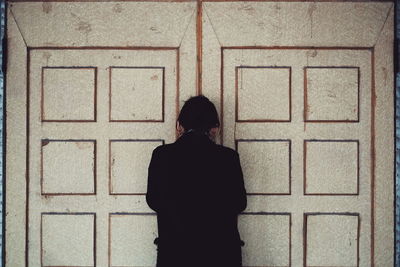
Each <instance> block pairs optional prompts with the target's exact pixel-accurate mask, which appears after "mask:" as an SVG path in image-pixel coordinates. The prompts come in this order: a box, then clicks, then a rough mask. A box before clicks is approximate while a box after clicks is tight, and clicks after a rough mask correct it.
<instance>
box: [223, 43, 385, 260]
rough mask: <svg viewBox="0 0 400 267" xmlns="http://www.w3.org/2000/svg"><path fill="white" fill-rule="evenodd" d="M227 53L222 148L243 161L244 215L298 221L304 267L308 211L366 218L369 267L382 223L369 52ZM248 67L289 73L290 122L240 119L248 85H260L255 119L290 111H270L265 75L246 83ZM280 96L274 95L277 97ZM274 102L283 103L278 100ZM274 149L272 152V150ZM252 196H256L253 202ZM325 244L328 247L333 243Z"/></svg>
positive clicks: (296, 242) (297, 247)
mask: <svg viewBox="0 0 400 267" xmlns="http://www.w3.org/2000/svg"><path fill="white" fill-rule="evenodd" d="M221 53H222V57H221V64H222V72H221V75H222V77H221V79H222V80H221V84H222V92H221V96H222V99H221V106H222V107H223V116H222V117H223V121H222V125H223V132H222V136H223V143H224V145H227V146H230V147H232V148H234V147H235V146H237V149H238V151H239V154H240V156H241V163H242V168H243V173H244V179H245V183H246V189H247V192H248V194H249V196H248V203H249V204H248V207H247V209H246V212H266V213H268V212H288V213H290V214H293V225H292V230H293V233H294V235H293V238H292V241H291V242H292V247H293V251H292V252H293V259H294V261H295V262H296V263H299V262H303V258H304V257H303V255H302V250H303V249H302V248H303V242H304V239H303V235H302V233H303V229H304V228H303V225H302V214H303V213H304V212H315V213H338V212H340V213H357V214H360V217H362V218H363V219H362V221H361V223H360V226H361V227H360V237H361V239H360V240H359V248H360V249H359V254H360V257H359V264H360V266H369V265H371V255H372V251H371V247H372V246H373V244H374V241H375V240H374V236H373V234H372V233H373V225H371V221H373V220H374V221H376V219H374V213H375V212H376V211H375V204H374V202H373V200H374V197H373V192H372V190H375V189H374V187H373V184H374V178H375V177H374V174H373V172H372V171H373V169H372V168H373V164H374V163H373V160H374V158H373V156H372V155H373V154H371V151H373V148H372V146H373V143H372V138H373V131H372V122H371V118H372V112H373V108H374V106H373V101H374V100H373V98H372V96H373V75H374V69H373V66H372V65H371V62H373V53H372V52H371V50H370V49H364V48H360V49H353V48H351V49H350V48H349V49H346V48H334V47H332V48H323V47H321V48H301V47H284V48H281V47H250V46H249V47H223V48H222V50H221ZM246 66H253V67H254V69H257V70H259V69H260V72H262V71H267V70H266V69H265V68H264V69H263V68H255V67H256V66H258V67H262V66H274V67H277V68H278V69H279V66H286V67H287V68H290V90H291V91H290V92H291V93H290V100H291V103H292V105H291V119H290V121H279V120H278V121H269V120H263V121H257V120H238V119H236V118H235V113H238V114H240V113H241V110H240V109H241V106H240V101H241V100H240V97H239V100H237V96H238V94H237V90H238V88H241V87H240V83H241V82H244V84H245V85H246V86H247V85H248V84H252V85H253V86H254V88H256V86H257V85H258V84H260V86H259V87H258V89H257V90H254V92H255V93H254V94H252V95H251V96H252V100H251V101H250V102H248V103H247V105H248V106H249V107H251V105H252V103H258V102H257V101H259V102H260V103H259V104H257V106H258V107H259V108H258V110H257V112H258V111H260V112H263V114H268V113H267V112H271V111H273V110H274V109H275V107H277V108H279V107H282V108H284V107H285V106H283V105H282V104H280V105H274V104H271V103H270V102H268V101H269V99H267V98H263V97H262V93H261V92H262V90H263V89H264V88H266V87H263V86H262V84H263V83H267V79H266V78H265V77H267V75H265V77H264V76H263V78H262V79H264V78H265V80H262V79H258V78H257V75H256V74H255V72H253V69H250V70H249V73H246V72H244V76H243V77H246V75H247V77H248V76H249V75H253V76H254V77H253V78H254V79H249V80H250V81H251V82H249V83H246V82H245V81H244V80H243V81H241V80H240V79H239V80H237V77H238V76H240V71H241V68H242V67H243V69H244V68H245V67H246ZM261 70H262V71H261ZM252 72H253V73H252ZM287 72H289V71H287ZM264 74H265V73H262V74H260V75H261V76H262V75H264ZM276 75H278V74H276ZM245 79H246V78H245ZM282 79H283V78H282ZM282 79H281V80H282ZM283 80H284V79H283ZM260 81H262V82H260ZM273 84H275V80H272V78H270V79H269V85H271V86H272V85H273ZM243 88H246V87H243ZM247 88H251V87H247ZM282 88H283V86H282ZM285 88H286V87H285ZM246 90H247V89H246ZM239 92H240V90H239ZM280 93H281V91H275V94H276V95H277V96H279V94H280ZM239 96H241V95H240V94H239ZM242 96H243V95H242ZM260 96H261V97H260ZM237 101H239V102H238V103H239V105H237ZM307 101H308V102H307ZM329 101H330V102H329ZM274 102H276V103H280V102H279V100H276V101H274ZM235 103H236V104H235ZM244 108H248V107H244ZM324 108H326V109H324ZM255 109H256V108H254V110H255ZM311 112H312V113H311ZM306 113H307V116H308V118H306V117H305V114H306ZM239 118H240V117H239ZM380 119H381V118H380ZM268 140H270V141H273V140H275V141H286V142H288V143H289V144H290V150H289V151H288V148H287V147H286V148H285V147H284V146H283V144H282V143H280V142H266V141H268ZM266 144H268V145H266ZM269 145H271V147H269V148H267V147H268V146H269ZM267 151H268V152H267ZM288 159H290V174H291V176H292V179H291V180H290V181H291V184H290V187H289V188H290V191H288V190H286V188H288V187H287V186H286V185H287V183H286V181H288V179H287V178H284V179H283V178H282V177H284V176H285V177H288V175H287V173H288V172H287V171H286V170H287V169H288V166H289V160H288ZM283 162H286V164H284V163H283ZM282 170H284V172H282ZM283 174H286V175H283ZM278 177H281V178H278ZM254 178H255V179H254ZM253 179H254V180H253ZM283 185H284V186H283ZM284 188H285V190H283V189H284ZM289 188H288V189H289ZM271 191H272V193H271ZM265 192H266V193H265ZM278 192H279V193H278ZM254 193H255V195H256V196H252V195H253V194H254ZM278 194H279V195H278ZM276 195H278V196H276ZM299 211H302V212H301V213H299ZM254 229H256V227H254ZM324 242H325V243H327V244H328V241H324ZM316 246H318V245H316ZM334 246H335V247H336V246H337V244H336V245H334ZM317 254H318V253H317ZM335 257H336V258H333V259H332V260H333V261H335V260H338V262H340V259H339V258H340V257H341V256H340V255H339V256H335ZM351 260H352V258H351V259H350V261H349V262H351ZM267 266H274V265H267ZM310 266H312V265H311V264H310ZM314 266H341V267H342V266H354V265H340V264H339V265H329V263H328V264H324V263H323V261H322V259H321V260H320V261H319V262H318V264H316V265H314Z"/></svg>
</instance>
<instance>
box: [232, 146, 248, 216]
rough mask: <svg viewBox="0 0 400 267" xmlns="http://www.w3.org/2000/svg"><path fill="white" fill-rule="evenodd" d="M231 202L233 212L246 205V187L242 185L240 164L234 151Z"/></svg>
mask: <svg viewBox="0 0 400 267" xmlns="http://www.w3.org/2000/svg"><path fill="white" fill-rule="evenodd" d="M232 171H233V177H232V178H233V189H234V192H233V199H232V200H233V201H232V202H233V204H234V207H233V209H234V212H235V213H237V214H239V213H240V212H242V211H243V210H245V209H246V207H247V196H246V189H245V186H244V180H243V172H242V167H241V165H240V157H239V153H238V152H236V151H235V153H234V156H233V168H232Z"/></svg>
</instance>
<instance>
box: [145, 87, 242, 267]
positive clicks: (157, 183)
mask: <svg viewBox="0 0 400 267" xmlns="http://www.w3.org/2000/svg"><path fill="white" fill-rule="evenodd" d="M218 129H219V119H218V113H217V110H216V109H215V106H214V104H213V103H212V102H211V101H209V100H208V98H207V97H205V96H202V95H200V96H195V97H191V98H190V99H188V100H187V101H186V102H185V104H184V105H183V107H182V110H181V112H180V114H179V116H178V121H177V130H178V131H179V133H180V136H179V138H178V139H177V140H176V141H175V142H174V143H172V144H166V145H161V146H158V147H157V148H155V149H154V151H153V154H152V158H151V162H150V165H149V169H148V184H147V194H146V200H147V203H148V205H149V206H150V208H151V209H153V210H154V211H156V213H157V222H158V236H159V237H158V238H157V239H156V240H155V243H156V244H157V246H158V252H157V266H158V267H178V266H185V267H195V266H202V267H211V266H219V267H225V266H226V267H240V266H242V256H241V245H242V244H243V242H242V241H241V240H240V236H239V231H238V228H237V216H238V214H239V213H240V212H241V211H243V210H244V209H245V208H246V205H247V200H246V190H245V187H244V182H243V174H242V169H241V166H240V160H239V154H238V153H237V152H236V151H235V150H233V149H231V148H228V147H224V146H222V145H218V144H216V143H215V141H214V140H215V135H216V134H217V132H218Z"/></svg>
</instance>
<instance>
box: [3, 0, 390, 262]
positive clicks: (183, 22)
mask: <svg viewBox="0 0 400 267" xmlns="http://www.w3.org/2000/svg"><path fill="white" fill-rule="evenodd" d="M7 10H8V13H7V23H8V55H7V57H8V64H7V84H6V104H7V105H6V110H7V117H6V125H7V132H6V187H5V188H6V210H5V212H6V254H5V262H6V266H32V267H36V266H99V267H103V266H114V267H116V266H130V267H131V266H132V267H133V266H154V265H155V259H156V247H155V245H154V244H153V240H154V238H155V237H156V236H157V224H156V216H155V214H154V213H153V212H152V210H150V209H149V207H148V206H147V204H146V201H145V192H146V183H147V181H146V180H147V167H148V164H149V161H150V156H151V152H152V150H153V149H154V148H155V147H156V146H158V145H160V144H163V143H172V142H174V141H175V140H176V137H177V135H176V131H175V122H176V118H177V115H178V112H179V110H180V108H181V107H182V105H183V103H184V101H185V100H186V99H187V98H188V97H190V96H193V95H197V94H204V95H205V96H207V97H209V98H210V100H211V101H213V102H214V104H215V105H216V107H217V109H218V112H219V114H220V119H221V122H222V124H221V129H220V135H219V136H218V138H217V142H218V143H220V144H223V145H225V146H228V147H231V148H233V149H236V150H237V151H238V152H239V154H240V160H241V164H242V168H243V173H244V178H245V185H246V189H247V192H248V207H247V209H246V210H245V211H244V212H243V214H241V215H240V216H239V227H240V229H239V230H240V233H241V236H242V239H243V240H244V241H245V243H246V245H245V246H244V248H243V263H244V266H375V265H376V266H393V253H394V251H393V225H394V223H393V209H394V207H393V186H394V184H393V179H394V177H393V161H394V157H393V155H394V148H393V132H394V131H393V126H394V125H393V104H392V103H393V90H394V88H393V62H392V54H393V53H392V52H393V50H392V49H393V48H392V44H393V12H394V8H393V3H392V2H379V3H378V2H345V1H338V2H335V1H330V2H326V1H321V2H315V1H312V2H307V1H305V2H293V1H287V2H285V1H199V2H195V1H176V2H174V1H131V2H9V3H8V8H7ZM210 219H212V218H210Z"/></svg>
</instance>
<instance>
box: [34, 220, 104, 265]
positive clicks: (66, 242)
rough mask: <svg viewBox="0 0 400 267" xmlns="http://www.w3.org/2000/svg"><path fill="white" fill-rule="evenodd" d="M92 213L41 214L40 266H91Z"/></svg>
mask: <svg viewBox="0 0 400 267" xmlns="http://www.w3.org/2000/svg"><path fill="white" fill-rule="evenodd" d="M95 218H96V215H95V214H94V213H42V216H41V229H40V230H41V257H42V266H71V267H72V266H74V267H79V266H95V256H96V252H95V248H96V246H95V244H96V241H95V236H96V226H95V224H96V219H95Z"/></svg>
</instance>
